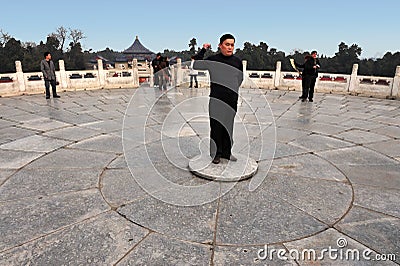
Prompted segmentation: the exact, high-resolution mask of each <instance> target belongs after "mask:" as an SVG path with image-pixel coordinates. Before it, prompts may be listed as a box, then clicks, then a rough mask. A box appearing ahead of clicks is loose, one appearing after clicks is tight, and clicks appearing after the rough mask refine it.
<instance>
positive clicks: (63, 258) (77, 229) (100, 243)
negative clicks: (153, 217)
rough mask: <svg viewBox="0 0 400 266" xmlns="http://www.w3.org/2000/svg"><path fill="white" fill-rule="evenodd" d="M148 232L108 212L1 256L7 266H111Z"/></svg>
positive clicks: (0, 259) (0, 254) (0, 258)
mask: <svg viewBox="0 0 400 266" xmlns="http://www.w3.org/2000/svg"><path fill="white" fill-rule="evenodd" d="M147 232H148V231H147V230H145V229H143V228H141V227H139V226H137V225H134V224H132V223H129V222H128V221H126V220H125V219H124V218H122V217H121V216H119V215H117V214H115V213H113V212H107V213H103V214H100V215H98V216H95V217H93V218H91V219H88V220H85V221H82V222H80V223H78V224H75V225H72V226H70V227H67V228H63V229H62V230H61V231H56V232H54V233H51V234H48V235H46V236H43V237H40V238H38V239H35V240H33V241H31V242H28V243H25V244H23V245H22V246H20V247H16V248H13V249H11V250H8V251H7V252H5V253H0V261H1V262H2V263H4V264H7V265H26V264H32V265H66V264H70V265H100V264H103V265H111V264H114V263H116V262H117V261H119V260H120V259H121V258H122V257H123V256H124V255H125V254H126V253H128V252H129V250H130V249H131V248H132V247H133V246H134V245H136V244H137V243H138V242H140V241H141V240H142V239H143V238H144V237H145V235H146V234H147Z"/></svg>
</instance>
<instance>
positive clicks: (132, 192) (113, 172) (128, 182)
mask: <svg viewBox="0 0 400 266" xmlns="http://www.w3.org/2000/svg"><path fill="white" fill-rule="evenodd" d="M101 192H102V194H103V196H104V198H105V200H106V201H107V202H108V204H110V205H113V206H121V205H122V204H125V203H128V202H132V201H135V200H138V199H141V198H144V197H147V196H148V195H147V192H146V191H144V190H143V189H142V188H141V187H140V185H139V184H138V183H137V182H136V181H135V178H134V177H133V176H132V174H131V172H130V171H129V169H128V168H124V169H108V170H106V171H104V173H103V174H102V178H101Z"/></svg>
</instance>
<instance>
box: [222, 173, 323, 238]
mask: <svg viewBox="0 0 400 266" xmlns="http://www.w3.org/2000/svg"><path fill="white" fill-rule="evenodd" d="M247 182H248V181H242V182H240V183H238V184H237V185H236V186H235V187H233V188H232V189H231V190H230V191H229V193H227V194H226V195H224V196H223V197H222V198H221V202H220V206H219V213H218V227H217V228H218V231H217V237H216V243H217V244H218V245H222V244H224V245H263V244H268V243H276V242H284V241H288V240H290V239H296V238H300V237H304V236H307V235H310V234H313V233H316V232H319V231H321V230H323V229H325V228H326V226H325V225H324V224H323V223H321V222H319V221H318V220H316V219H315V218H313V217H312V216H310V215H308V214H307V213H305V212H303V211H301V210H299V209H298V208H296V207H295V206H293V205H291V204H289V203H286V202H285V201H283V200H281V199H279V198H278V197H276V196H274V195H273V194H272V193H270V192H265V191H264V190H263V189H262V188H263V186H261V187H260V188H258V189H257V190H255V191H253V192H250V191H248V189H247V187H246V186H248V183H247Z"/></svg>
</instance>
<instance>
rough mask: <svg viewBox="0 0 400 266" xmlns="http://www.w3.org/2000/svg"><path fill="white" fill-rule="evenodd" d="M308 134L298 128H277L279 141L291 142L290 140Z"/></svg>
mask: <svg viewBox="0 0 400 266" xmlns="http://www.w3.org/2000/svg"><path fill="white" fill-rule="evenodd" d="M308 134H309V133H307V132H304V131H302V130H297V129H291V128H284V127H277V128H276V138H277V141H279V142H283V143H289V142H290V141H293V140H295V139H298V138H301V137H304V136H307V135H308Z"/></svg>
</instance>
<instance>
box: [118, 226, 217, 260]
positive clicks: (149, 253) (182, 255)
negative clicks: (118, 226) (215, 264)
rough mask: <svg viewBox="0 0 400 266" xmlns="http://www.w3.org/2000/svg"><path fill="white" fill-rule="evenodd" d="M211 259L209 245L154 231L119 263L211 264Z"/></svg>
mask: <svg viewBox="0 0 400 266" xmlns="http://www.w3.org/2000/svg"><path fill="white" fill-rule="evenodd" d="M210 260H211V250H210V246H209V245H201V244H196V243H190V242H186V241H180V240H177V239H174V238H171V237H166V236H163V235H160V234H157V233H152V234H150V235H149V236H148V237H146V238H145V239H144V240H143V241H142V242H140V243H139V245H138V246H137V247H136V248H135V249H134V250H133V251H131V252H130V253H129V254H128V255H127V256H126V257H125V258H124V259H123V260H122V261H121V262H120V263H119V264H118V265H210Z"/></svg>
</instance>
